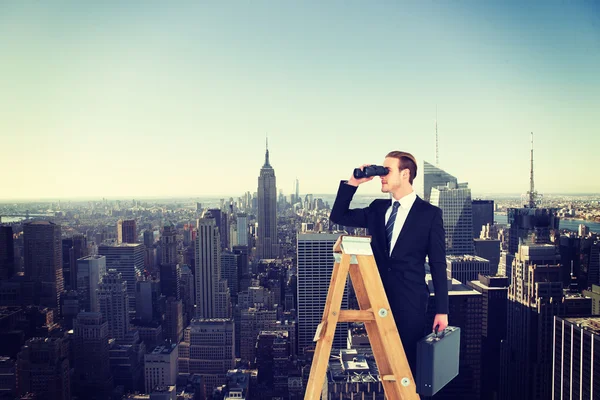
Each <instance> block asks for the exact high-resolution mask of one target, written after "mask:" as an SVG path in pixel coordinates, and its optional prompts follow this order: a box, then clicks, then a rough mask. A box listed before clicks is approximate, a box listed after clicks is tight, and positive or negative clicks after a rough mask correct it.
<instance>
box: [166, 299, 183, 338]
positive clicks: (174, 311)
mask: <svg viewBox="0 0 600 400" xmlns="http://www.w3.org/2000/svg"><path fill="white" fill-rule="evenodd" d="M163 336H164V338H165V340H168V341H170V342H171V343H179V341H180V340H181V339H182V338H183V306H182V304H181V300H177V299H175V298H174V297H168V298H167V312H166V313H165V323H164V324H163Z"/></svg>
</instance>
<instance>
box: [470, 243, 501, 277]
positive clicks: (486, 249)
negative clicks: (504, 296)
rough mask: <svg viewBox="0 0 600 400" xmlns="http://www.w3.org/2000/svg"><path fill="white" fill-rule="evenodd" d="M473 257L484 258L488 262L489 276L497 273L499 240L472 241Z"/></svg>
mask: <svg viewBox="0 0 600 400" xmlns="http://www.w3.org/2000/svg"><path fill="white" fill-rule="evenodd" d="M473 243H474V245H475V255H476V256H477V257H481V258H485V259H486V260H488V261H489V262H490V273H489V274H490V275H492V276H493V275H496V274H497V273H498V266H499V265H500V240H498V239H473Z"/></svg>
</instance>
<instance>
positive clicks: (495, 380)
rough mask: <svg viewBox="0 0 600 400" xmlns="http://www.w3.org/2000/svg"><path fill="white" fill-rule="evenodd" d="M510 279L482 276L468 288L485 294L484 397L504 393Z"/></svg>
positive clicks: (482, 380) (482, 396) (482, 385)
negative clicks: (502, 363)
mask: <svg viewBox="0 0 600 400" xmlns="http://www.w3.org/2000/svg"><path fill="white" fill-rule="evenodd" d="M508 284H509V282H508V278H506V277H498V276H485V275H479V279H478V280H474V281H471V282H469V283H468V286H469V287H470V288H472V289H474V290H476V291H478V292H479V293H481V294H482V302H483V303H482V308H483V315H482V332H481V335H482V341H481V357H482V360H483V362H482V365H481V398H482V399H498V396H499V394H500V379H499V376H500V363H499V361H500V359H501V344H502V341H503V340H505V339H506V305H507V296H508Z"/></svg>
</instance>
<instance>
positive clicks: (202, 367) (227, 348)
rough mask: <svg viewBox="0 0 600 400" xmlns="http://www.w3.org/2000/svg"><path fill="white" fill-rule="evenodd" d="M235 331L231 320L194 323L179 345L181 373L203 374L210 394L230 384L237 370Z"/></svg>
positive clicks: (199, 320) (204, 320) (195, 321)
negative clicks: (230, 372)
mask: <svg viewBox="0 0 600 400" xmlns="http://www.w3.org/2000/svg"><path fill="white" fill-rule="evenodd" d="M234 337H235V331H234V328H233V321H232V320H230V319H220V318H216V319H193V320H192V322H191V324H190V326H189V327H187V328H186V329H185V332H184V338H183V342H181V344H180V345H179V373H180V375H181V374H184V375H188V376H192V375H194V374H199V375H200V376H201V377H202V379H203V381H204V385H205V389H206V393H212V391H213V389H214V388H216V387H217V386H221V385H224V384H225V383H226V376H227V371H228V370H230V369H232V368H233V367H234V366H235V354H234V351H233V344H234V343H235V338H234Z"/></svg>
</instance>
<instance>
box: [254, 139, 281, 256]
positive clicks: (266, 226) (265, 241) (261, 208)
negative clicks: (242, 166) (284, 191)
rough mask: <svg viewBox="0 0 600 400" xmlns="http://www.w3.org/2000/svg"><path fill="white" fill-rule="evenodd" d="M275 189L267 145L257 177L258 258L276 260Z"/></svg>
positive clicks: (273, 173)
mask: <svg viewBox="0 0 600 400" xmlns="http://www.w3.org/2000/svg"><path fill="white" fill-rule="evenodd" d="M278 249H279V246H278V240H277V188H276V184H275V170H274V169H273V167H272V166H271V164H269V145H268V142H267V150H266V153H265V165H263V166H262V168H261V169H260V176H259V177H258V230H257V243H256V251H257V255H258V258H261V259H270V258H277V256H278V255H279V251H278Z"/></svg>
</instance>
